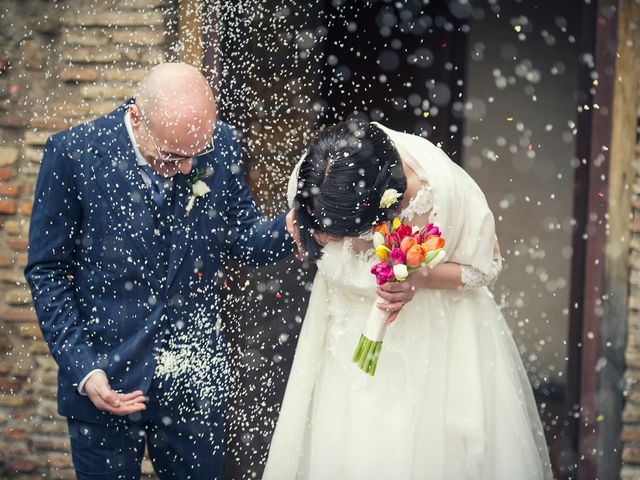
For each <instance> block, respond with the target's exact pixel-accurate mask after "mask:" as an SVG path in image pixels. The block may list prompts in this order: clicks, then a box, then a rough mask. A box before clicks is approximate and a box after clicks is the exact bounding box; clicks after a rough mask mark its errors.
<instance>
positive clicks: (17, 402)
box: [0, 394, 33, 407]
mask: <svg viewBox="0 0 640 480" xmlns="http://www.w3.org/2000/svg"><path fill="white" fill-rule="evenodd" d="M31 403H33V401H32V400H31V399H29V398H26V397H17V396H15V395H2V394H0V407H24V406H26V405H29V404H31Z"/></svg>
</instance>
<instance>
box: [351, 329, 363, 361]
mask: <svg viewBox="0 0 640 480" xmlns="http://www.w3.org/2000/svg"><path fill="white" fill-rule="evenodd" d="M365 340H366V337H365V336H364V335H360V340H358V345H357V346H356V350H355V352H353V357H352V358H351V361H352V362H356V363H357V362H358V360H360V355H361V354H362V347H363V346H364V342H365Z"/></svg>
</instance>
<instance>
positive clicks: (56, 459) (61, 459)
mask: <svg viewBox="0 0 640 480" xmlns="http://www.w3.org/2000/svg"><path fill="white" fill-rule="evenodd" d="M47 460H48V463H49V465H50V466H52V467H53V468H55V469H58V468H65V467H71V466H73V463H72V462H71V455H69V454H68V453H49V454H48V455H47Z"/></svg>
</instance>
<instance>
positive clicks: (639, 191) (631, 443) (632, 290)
mask: <svg viewBox="0 0 640 480" xmlns="http://www.w3.org/2000/svg"><path fill="white" fill-rule="evenodd" d="M639 70H640V69H639ZM637 80H638V81H637V83H638V91H640V77H637ZM637 109H638V110H637V112H638V113H637V114H638V142H637V145H636V149H635V158H633V159H631V161H632V162H633V165H634V167H635V169H636V176H635V182H634V185H633V191H632V211H633V221H632V224H631V245H630V247H631V252H630V256H629V302H628V311H629V314H628V325H627V327H628V334H627V347H626V352H625V363H626V367H627V369H626V373H625V380H626V389H625V397H626V404H625V408H624V412H623V422H624V426H623V430H622V441H623V450H622V461H623V464H624V465H623V467H622V474H621V478H623V479H625V480H632V479H633V480H637V479H640V104H639V105H638V106H637Z"/></svg>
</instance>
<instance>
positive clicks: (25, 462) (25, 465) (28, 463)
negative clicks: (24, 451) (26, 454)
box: [7, 458, 40, 473]
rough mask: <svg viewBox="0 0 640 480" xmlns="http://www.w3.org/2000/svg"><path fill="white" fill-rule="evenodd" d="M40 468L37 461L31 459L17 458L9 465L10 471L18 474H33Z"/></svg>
mask: <svg viewBox="0 0 640 480" xmlns="http://www.w3.org/2000/svg"><path fill="white" fill-rule="evenodd" d="M39 466H40V465H39V463H38V462H37V461H36V460H34V459H30V458H16V459H14V460H11V461H10V462H9V463H8V464H7V468H8V470H9V471H12V472H16V473H31V472H33V471H35V470H36V469H37V468H38V467H39Z"/></svg>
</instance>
